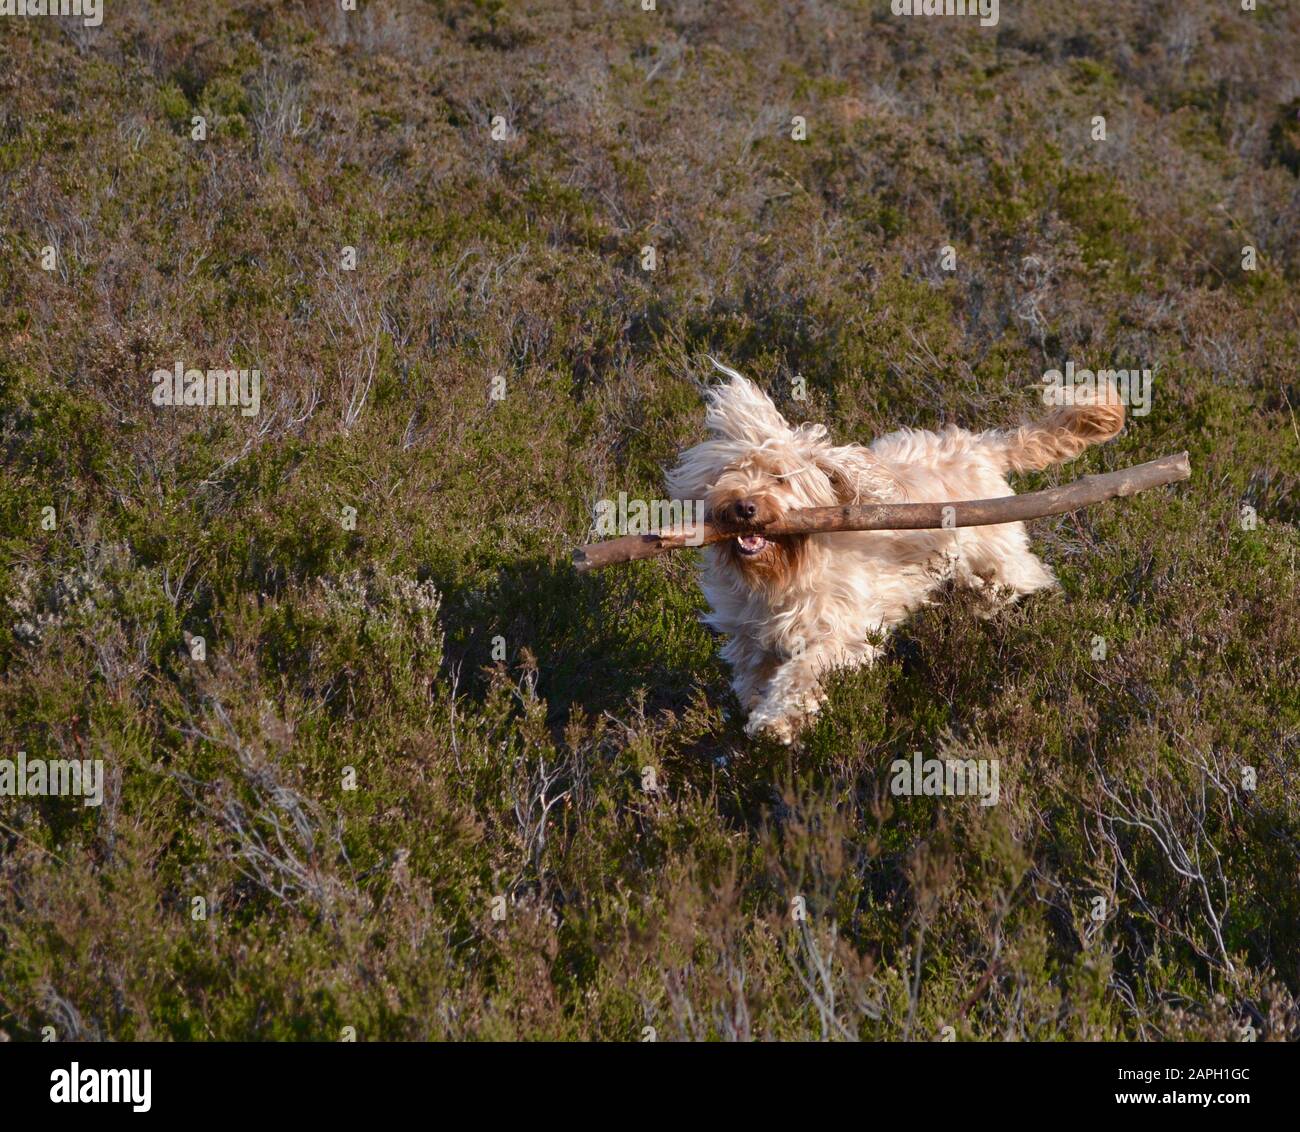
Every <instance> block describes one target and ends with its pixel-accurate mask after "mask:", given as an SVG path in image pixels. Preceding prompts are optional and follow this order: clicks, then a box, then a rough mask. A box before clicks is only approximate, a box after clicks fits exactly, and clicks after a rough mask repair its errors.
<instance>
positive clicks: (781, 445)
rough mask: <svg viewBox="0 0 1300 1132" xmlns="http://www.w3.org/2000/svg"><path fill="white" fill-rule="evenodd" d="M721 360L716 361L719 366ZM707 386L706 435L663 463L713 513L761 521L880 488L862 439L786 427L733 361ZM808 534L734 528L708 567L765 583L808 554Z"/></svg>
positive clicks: (791, 571) (679, 490) (671, 486)
mask: <svg viewBox="0 0 1300 1132" xmlns="http://www.w3.org/2000/svg"><path fill="white" fill-rule="evenodd" d="M720 368H721V367H720ZM724 372H726V373H728V374H729V375H730V376H731V378H732V380H731V382H730V383H729V384H727V385H722V386H718V387H716V388H714V389H713V390H711V391H710V392H709V408H708V412H707V414H706V416H705V423H706V424H707V425H708V427H709V429H710V431H711V432H712V433H713V435H712V436H711V437H710V438H709V439H708V440H705V441H703V442H702V443H700V444H697V445H695V447H693V448H690V449H688V450H687V451H685V452H683V453H682V455H681V457H680V458H679V460H678V462H677V466H676V467H675V468H673V470H672V471H671V472H669V473H668V490H669V493H670V495H671V496H672V497H673V498H675V499H683V500H686V499H703V500H704V502H705V506H706V508H707V511H708V513H709V514H710V515H711V516H713V519H714V521H715V522H718V523H720V524H727V525H737V526H744V525H752V526H757V527H761V526H762V525H764V524H767V523H771V522H773V521H774V520H777V519H780V518H782V517H783V516H784V515H785V514H786V513H787V512H789V511H794V510H798V509H800V508H804V507H830V506H833V505H835V504H836V503H843V502H854V501H857V500H860V499H864V498H873V497H883V493H884V491H885V488H886V485H885V483H884V480H883V477H885V476H886V473H885V472H884V470H883V468H880V467H879V465H878V464H877V463H876V461H875V460H874V458H872V457H871V455H870V453H868V452H867V451H866V450H865V449H861V448H836V447H833V446H832V445H831V444H830V443H829V441H827V439H826V429H825V428H824V427H823V426H822V425H801V426H799V427H798V428H791V427H790V425H789V423H788V422H787V421H786V419H785V418H784V417H783V416H782V415H781V414H780V412H778V410H777V408H776V406H775V405H774V404H773V403H772V401H771V400H770V399H769V398H768V397H767V395H766V394H764V393H763V392H762V390H760V389H759V388H758V387H757V386H756V385H754V384H753V383H752V382H750V381H748V380H746V379H745V378H743V377H741V376H740V374H738V373H736V372H735V371H734V370H724ZM809 540H810V536H808V535H774V536H772V537H770V538H765V537H764V536H763V535H761V534H739V535H737V536H736V537H734V538H731V539H728V540H727V541H725V542H722V543H717V544H715V545H714V546H712V547H710V548H709V552H710V553H712V555H713V563H714V566H715V567H716V568H719V569H722V570H726V571H728V572H730V573H732V574H733V575H734V576H735V577H736V578H737V579H738V580H740V581H741V582H743V583H744V584H745V585H747V586H750V587H754V588H761V589H764V590H766V591H769V592H771V591H773V590H778V589H781V588H784V587H787V586H789V585H790V584H792V583H793V582H794V581H795V580H796V579H797V578H798V576H799V574H800V573H801V572H802V571H804V570H806V569H807V568H808V564H809V561H810V558H811V556H812V554H811V551H812V548H811V547H810V545H809Z"/></svg>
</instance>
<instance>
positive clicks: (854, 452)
mask: <svg viewBox="0 0 1300 1132" xmlns="http://www.w3.org/2000/svg"><path fill="white" fill-rule="evenodd" d="M815 459H816V462H817V467H818V468H820V469H821V470H822V472H823V473H824V474H825V476H826V478H827V479H829V480H830V481H831V488H832V490H833V491H834V492H835V500H836V502H837V503H887V502H896V501H898V500H899V499H901V498H902V495H903V492H902V489H901V488H900V487H899V484H898V481H897V480H896V479H895V478H894V477H893V475H892V474H891V472H890V471H889V469H888V468H887V467H886V466H885V465H884V464H883V463H881V461H880V460H878V459H877V458H876V457H875V455H873V454H872V452H871V451H870V450H869V449H867V448H861V447H859V446H858V445H856V444H846V445H843V446H842V447H833V446H831V445H823V446H821V447H819V448H818V450H817V452H816V455H815Z"/></svg>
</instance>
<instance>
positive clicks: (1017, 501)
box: [573, 452, 1192, 574]
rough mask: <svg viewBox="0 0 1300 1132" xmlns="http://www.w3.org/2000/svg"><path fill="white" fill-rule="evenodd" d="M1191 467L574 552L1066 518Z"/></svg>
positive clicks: (678, 531) (576, 561)
mask: <svg viewBox="0 0 1300 1132" xmlns="http://www.w3.org/2000/svg"><path fill="white" fill-rule="evenodd" d="M1191 474H1192V466H1191V463H1190V461H1189V460H1188V458H1187V453H1186V452H1180V453H1179V454H1178V455H1176V456H1163V457H1161V458H1160V459H1159V460H1152V461H1151V462H1150V463H1147V464H1138V465H1136V466H1135V467H1132V468H1121V469H1120V470H1119V471H1117V472H1106V473H1105V474H1103V475H1091V476H1083V477H1082V478H1081V479H1077V480H1075V481H1074V483H1069V484H1066V485H1064V486H1063V487H1053V488H1048V489H1047V490H1046V491H1030V492H1026V493H1025V494H1024V495H1007V496H1004V497H1002V498H1000V499H962V500H955V501H953V502H952V503H866V504H860V505H849V504H845V505H843V506H838V507H809V508H806V509H804V510H801V511H791V512H790V513H789V514H788V515H786V517H785V518H784V519H781V520H780V521H779V522H772V523H768V524H766V525H765V526H754V527H739V526H735V525H731V526H723V525H719V524H715V523H713V522H711V521H710V520H708V519H705V521H704V522H703V524H702V525H701V527H700V529H698V530H697V529H696V528H695V527H694V526H688V527H679V528H675V529H673V530H668V531H660V532H657V533H655V534H646V535H624V536H623V537H622V538H614V539H608V540H606V541H605V542H594V543H590V544H588V545H587V546H581V547H579V548H578V549H577V550H575V551H574V552H573V566H574V569H576V570H578V571H579V572H580V573H584V574H585V573H586V572H587V571H588V570H599V569H600V568H601V567H603V566H613V565H614V564H615V563H618V562H635V561H637V560H638V559H642V558H655V557H657V556H658V555H660V554H666V553H667V552H668V551H670V550H681V549H682V548H683V547H686V546H704V545H707V544H708V543H711V542H721V541H722V540H723V539H729V538H735V537H736V536H737V535H742V534H761V535H765V536H768V535H796V534H824V533H831V532H835V531H919V530H933V529H937V528H941V527H991V526H995V525H996V524H998V523H1018V522H1021V521H1022V520H1025V519H1042V518H1044V517H1046V516H1048V515H1063V514H1065V512H1067V511H1077V510H1078V509H1079V508H1081V507H1091V506H1092V505H1093V504H1094V503H1102V502H1104V501H1105V500H1107V499H1115V498H1117V497H1118V498H1123V497H1125V496H1129V495H1132V494H1134V493H1135V492H1138V491H1145V490H1146V489H1147V488H1149V487H1160V486H1161V485H1162V484H1168V483H1177V482H1178V481H1179V480H1185V479H1189V478H1190V477H1191Z"/></svg>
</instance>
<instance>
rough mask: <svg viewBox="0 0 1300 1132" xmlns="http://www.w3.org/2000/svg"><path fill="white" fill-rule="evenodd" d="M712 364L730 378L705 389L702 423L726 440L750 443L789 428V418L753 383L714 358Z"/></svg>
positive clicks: (779, 434) (784, 432) (761, 440)
mask: <svg viewBox="0 0 1300 1132" xmlns="http://www.w3.org/2000/svg"><path fill="white" fill-rule="evenodd" d="M710 360H711V361H712V359H710ZM713 364H714V365H715V366H717V367H718V369H720V370H721V371H722V372H723V373H725V374H726V375H727V376H728V377H730V378H731V380H730V381H729V382H728V383H727V384H726V385H715V386H714V387H713V388H712V389H710V390H709V394H708V396H709V409H708V412H707V413H706V414H705V416H704V423H705V425H707V426H708V427H709V428H710V429H712V430H713V431H714V432H716V433H717V434H718V435H720V436H724V437H726V438H727V439H728V440H739V441H742V442H743V443H745V444H754V445H758V444H762V443H763V441H765V440H770V439H773V438H777V437H781V436H784V435H785V434H786V433H788V432H789V431H790V425H789V422H787V421H786V419H785V417H783V416H782V415H781V414H780V412H779V411H778V410H777V407H776V406H775V405H774V404H772V399H771V398H770V397H768V395H767V394H766V393H764V392H763V391H762V390H761V389H759V387H758V386H757V385H755V384H754V383H753V382H752V381H750V380H749V379H748V378H747V377H742V376H741V375H740V374H739V373H737V372H736V371H735V370H734V369H731V368H730V367H728V366H724V365H722V364H721V363H720V362H716V361H714V362H713Z"/></svg>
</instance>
